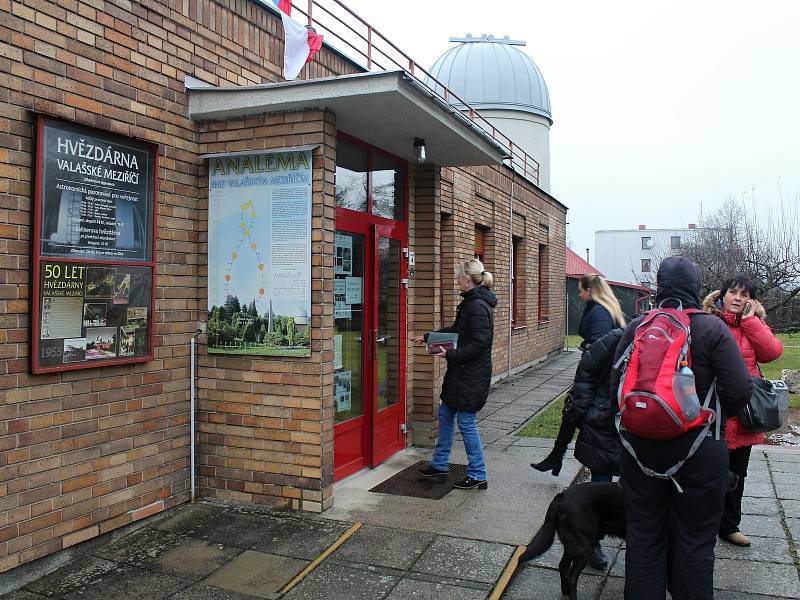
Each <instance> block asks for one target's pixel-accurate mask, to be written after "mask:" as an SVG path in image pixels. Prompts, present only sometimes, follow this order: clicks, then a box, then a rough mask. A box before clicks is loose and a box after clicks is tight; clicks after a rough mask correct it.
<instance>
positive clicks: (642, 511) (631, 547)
mask: <svg viewBox="0 0 800 600" xmlns="http://www.w3.org/2000/svg"><path fill="white" fill-rule="evenodd" d="M659 444H669V442H659ZM654 448H655V446H654V445H651V446H650V448H649V452H647V453H643V452H641V453H638V455H639V458H640V460H641V461H642V463H643V464H645V465H647V466H649V467H650V468H653V469H655V470H658V471H660V472H664V471H665V470H666V469H667V468H668V467H670V466H671V465H672V464H675V463H676V462H677V460H674V459H675V458H676V457H675V456H670V454H671V453H670V452H658V451H654ZM647 454H649V456H647ZM684 456H685V454H684ZM677 458H678V459H679V458H680V457H679V456H678V457H677ZM620 466H621V482H622V489H623V494H624V504H625V514H626V518H627V521H628V529H627V540H626V553H625V599H626V600H664V598H665V597H666V590H667V586H669V590H670V593H671V594H672V598H673V600H711V599H713V597H714V589H713V587H714V544H715V542H716V538H717V532H718V530H719V523H720V519H721V518H722V509H723V503H724V499H725V489H726V482H727V471H728V451H727V447H726V446H725V440H715V439H714V438H713V437H707V438H706V439H705V441H703V443H702V444H701V445H700V447H699V448H698V450H697V452H696V453H695V455H694V456H693V457H692V458H690V459H689V460H688V461H686V463H685V464H684V465H683V467H682V468H681V470H680V471H678V473H676V475H675V480H676V481H678V483H680V485H681V487H682V488H683V493H679V492H678V490H677V488H676V487H675V484H674V483H673V482H672V481H670V480H666V479H657V478H655V477H649V476H648V475H645V474H644V473H643V472H642V471H641V469H639V467H638V465H637V464H636V462H634V460H633V458H632V457H631V456H630V454H628V452H627V451H623V452H622V455H621V465H620ZM670 574H672V576H670Z"/></svg>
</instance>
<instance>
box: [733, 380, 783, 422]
mask: <svg viewBox="0 0 800 600" xmlns="http://www.w3.org/2000/svg"><path fill="white" fill-rule="evenodd" d="M750 380H751V381H752V382H753V395H752V396H751V397H750V400H749V402H748V403H747V404H746V405H745V406H744V408H743V409H742V410H741V412H740V413H739V421H740V422H741V424H742V425H743V426H744V427H745V428H747V429H749V430H750V431H752V432H754V433H766V432H767V431H775V430H776V429H780V427H781V425H783V415H782V414H781V412H782V411H781V406H780V398H779V395H778V392H776V391H775V389H774V386H773V384H772V382H771V381H769V380H768V379H763V378H762V377H755V376H752V375H751V376H750Z"/></svg>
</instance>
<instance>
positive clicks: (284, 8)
mask: <svg viewBox="0 0 800 600" xmlns="http://www.w3.org/2000/svg"><path fill="white" fill-rule="evenodd" d="M272 2H273V3H274V4H275V6H277V7H278V8H279V9H280V11H281V19H282V20H283V37H284V51H283V77H284V79H287V80H289V79H295V78H296V77H297V76H298V75H299V74H300V70H301V69H302V68H303V65H305V64H306V63H308V62H311V59H312V58H313V57H314V55H315V54H316V53H317V52H319V49H320V48H322V36H321V35H318V34H317V32H316V31H314V30H313V29H311V28H309V27H306V26H305V25H301V24H300V23H298V22H297V21H295V20H293V19H292V18H291V17H290V16H289V15H290V14H291V12H292V3H291V1H290V0H272Z"/></svg>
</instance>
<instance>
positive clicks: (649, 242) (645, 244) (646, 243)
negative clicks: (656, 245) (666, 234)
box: [642, 237, 653, 250]
mask: <svg viewBox="0 0 800 600" xmlns="http://www.w3.org/2000/svg"><path fill="white" fill-rule="evenodd" d="M652 247H653V238H651V237H643V238H642V250H650V249H651V248H652Z"/></svg>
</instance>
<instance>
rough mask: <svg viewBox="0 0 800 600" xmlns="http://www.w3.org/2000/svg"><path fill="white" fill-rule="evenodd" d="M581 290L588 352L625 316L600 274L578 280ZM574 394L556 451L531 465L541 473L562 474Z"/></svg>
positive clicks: (573, 424)
mask: <svg viewBox="0 0 800 600" xmlns="http://www.w3.org/2000/svg"><path fill="white" fill-rule="evenodd" d="M578 291H579V293H580V298H581V300H582V301H583V302H584V303H585V304H586V306H585V308H584V309H583V316H582V317H581V322H580V324H579V325H578V333H579V334H580V336H581V337H582V338H583V341H582V342H581V349H582V350H584V351H585V350H586V349H587V348H588V347H589V346H591V345H592V344H593V343H594V342H596V341H597V340H599V339H600V338H601V337H603V336H604V335H606V334H607V333H608V332H609V331H611V330H612V329H614V327H624V325H625V315H624V314H623V313H622V308H621V307H620V305H619V300H617V297H616V296H614V292H612V291H611V287H610V286H609V285H608V283H606V280H605V279H603V278H602V277H601V276H600V275H584V276H583V277H581V278H580V280H579V281H578ZM570 396H571V395H567V399H566V401H565V402H564V412H563V414H562V417H561V427H560V429H559V431H558V436H557V437H556V441H555V443H554V444H553V450H552V451H551V452H550V454H548V455H547V456H546V457H545V458H544V460H542V461H540V462H538V463H532V464H531V466H532V467H533V468H534V469H537V470H539V471H542V472H544V471H550V472H552V473H553V475H558V474H559V473H560V472H561V463H562V461H563V460H564V454H566V452H567V446H569V443H570V442H571V441H572V438H573V437H574V436H575V429H576V427H577V423H576V422H575V416H574V414H573V411H572V399H571V397H570Z"/></svg>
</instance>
